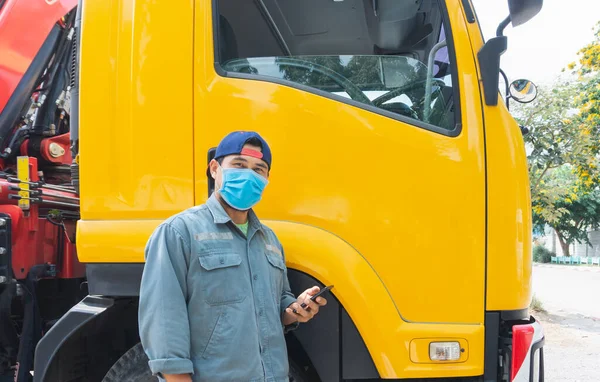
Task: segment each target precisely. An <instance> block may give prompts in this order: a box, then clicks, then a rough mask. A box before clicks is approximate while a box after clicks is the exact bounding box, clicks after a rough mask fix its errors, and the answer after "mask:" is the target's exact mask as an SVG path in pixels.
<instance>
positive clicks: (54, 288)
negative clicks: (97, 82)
mask: <svg viewBox="0 0 600 382" xmlns="http://www.w3.org/2000/svg"><path fill="white" fill-rule="evenodd" d="M76 5H77V1H76V0H0V382H5V381H11V382H14V381H15V380H16V381H18V382H25V381H30V380H31V373H30V371H31V370H32V369H33V355H34V350H35V346H36V344H37V342H38V341H39V339H40V338H41V336H42V335H43V334H44V333H45V332H46V331H47V330H48V329H49V328H50V327H51V326H52V325H53V323H54V322H55V321H56V320H57V319H58V318H59V317H61V316H62V315H63V314H64V313H65V312H66V311H67V310H68V309H69V308H70V307H71V306H73V305H74V304H75V303H76V302H77V301H79V300H81V298H82V297H83V296H85V295H86V294H87V291H86V290H85V283H84V281H85V278H84V277H85V268H84V266H83V265H82V264H80V263H79V262H78V260H77V254H76V249H75V244H74V241H75V225H76V222H77V220H78V219H79V196H78V192H77V188H76V187H74V186H73V183H72V179H71V178H72V176H71V167H72V166H73V164H72V162H73V161H72V155H71V145H72V141H71V135H72V133H71V131H70V128H71V126H70V120H71V118H72V117H73V118H76V110H74V112H73V113H72V112H71V102H70V99H71V89H72V88H73V85H74V81H76V80H75V76H74V71H75V68H74V66H73V61H74V60H73V58H74V56H73V55H74V54H75V52H76V44H77V36H76V30H75V28H74V24H75V16H76V15H75V11H74V8H75V7H76Z"/></svg>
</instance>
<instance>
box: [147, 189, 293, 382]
mask: <svg viewBox="0 0 600 382" xmlns="http://www.w3.org/2000/svg"><path fill="white" fill-rule="evenodd" d="M248 219H249V224H248V237H247V238H246V237H245V236H244V234H243V233H242V231H240V230H239V229H238V228H237V227H236V226H235V225H234V224H233V222H232V221H231V219H230V218H229V216H228V215H227V213H226V212H225V210H224V209H223V207H222V206H221V205H220V203H219V201H218V200H217V199H216V198H215V196H214V195H213V196H211V197H210V198H209V200H208V201H207V202H206V204H203V205H200V206H197V207H193V208H190V209H188V210H186V211H184V212H181V213H179V214H177V215H175V216H173V217H171V218H169V219H168V220H166V221H165V222H163V223H162V224H161V225H160V226H159V227H157V229H156V230H155V231H154V232H153V234H152V236H151V237H150V239H149V241H148V243H147V246H146V249H145V258H146V264H145V267H144V273H143V276H142V282H141V289H140V307H139V316H138V318H139V331H140V337H141V342H142V346H143V347H144V350H145V352H146V354H147V355H148V358H149V360H150V361H149V366H150V369H151V370H152V373H153V374H154V375H157V376H158V377H159V378H160V379H161V380H162V376H163V375H164V374H186V373H191V374H192V379H193V380H194V381H211V382H218V381H277V382H278V381H288V360H287V351H286V344H285V339H284V330H285V329H286V328H284V327H283V324H282V317H283V313H284V312H285V308H286V307H288V306H289V305H290V304H291V303H293V302H294V301H295V297H294V295H293V294H292V293H291V291H290V286H289V282H288V278H287V269H286V266H285V259H284V256H283V248H282V246H281V244H280V243H279V240H278V239H277V237H276V236H275V234H274V233H273V231H271V230H270V229H269V228H267V227H266V226H264V225H262V224H261V223H260V222H259V220H258V218H257V217H256V215H255V214H254V212H252V211H250V212H249V217H248Z"/></svg>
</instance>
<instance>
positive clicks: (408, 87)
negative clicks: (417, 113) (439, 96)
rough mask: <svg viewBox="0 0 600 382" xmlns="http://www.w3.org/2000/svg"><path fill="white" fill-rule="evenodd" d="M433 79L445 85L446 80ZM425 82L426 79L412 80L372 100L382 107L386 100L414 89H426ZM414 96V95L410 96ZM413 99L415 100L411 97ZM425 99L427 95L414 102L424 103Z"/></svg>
mask: <svg viewBox="0 0 600 382" xmlns="http://www.w3.org/2000/svg"><path fill="white" fill-rule="evenodd" d="M433 81H435V82H438V83H439V85H445V83H444V81H442V80H440V79H438V78H434V79H433ZM425 83H426V80H422V81H415V82H411V83H409V84H406V85H404V86H401V87H399V88H396V89H394V90H392V91H390V92H387V93H385V94H382V95H380V96H379V97H377V98H375V99H374V100H373V101H372V102H373V106H375V107H381V105H382V104H384V103H385V102H387V101H389V100H391V99H393V98H395V97H397V96H399V95H401V94H404V93H408V92H410V91H412V90H415V89H419V90H421V89H423V90H424V89H425ZM409 98H412V97H409ZM411 101H413V100H412V99H411ZM424 101H425V96H423V97H422V98H421V99H420V100H418V101H417V102H413V103H423V102H424Z"/></svg>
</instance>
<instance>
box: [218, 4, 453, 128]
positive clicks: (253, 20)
mask: <svg viewBox="0 0 600 382" xmlns="http://www.w3.org/2000/svg"><path fill="white" fill-rule="evenodd" d="M360 3H361V7H354V6H352V4H354V2H351V1H344V2H332V1H323V0H318V1H317V0H303V1H292V0H263V1H246V0H244V1H240V0H218V1H217V4H218V10H219V20H218V23H219V28H218V30H217V33H218V43H217V45H218V49H219V55H218V56H219V62H218V63H219V65H220V66H221V68H222V69H223V70H225V71H227V72H232V73H243V74H246V75H256V76H257V77H258V76H260V77H261V78H263V79H265V80H268V79H269V78H272V79H273V80H277V81H285V82H289V83H291V84H292V86H293V84H299V85H303V86H305V87H309V88H312V89H316V90H319V91H320V92H327V93H329V94H334V95H336V96H338V97H342V99H343V98H346V99H351V100H353V101H356V102H359V103H360V104H362V105H368V106H369V109H371V110H380V111H386V112H388V113H384V114H389V113H392V115H396V116H401V117H404V118H408V119H410V120H414V121H418V122H422V123H425V124H428V125H433V126H436V127H438V128H442V129H444V130H448V131H450V130H453V129H454V126H455V122H456V121H455V116H454V97H453V94H454V89H453V83H452V69H453V68H452V63H451V61H450V54H449V49H448V46H447V45H446V32H445V31H446V29H447V28H446V26H445V25H443V21H442V20H443V17H442V9H441V8H440V6H439V4H438V2H437V1H434V0H429V1H427V0H421V1H416V2H415V1H403V0H398V1H392V2H385V6H383V4H384V3H383V2H382V6H381V8H380V9H377V10H375V9H373V4H375V3H377V2H365V3H364V4H362V2H360ZM367 3H368V4H367ZM362 5H364V7H363V6H362Z"/></svg>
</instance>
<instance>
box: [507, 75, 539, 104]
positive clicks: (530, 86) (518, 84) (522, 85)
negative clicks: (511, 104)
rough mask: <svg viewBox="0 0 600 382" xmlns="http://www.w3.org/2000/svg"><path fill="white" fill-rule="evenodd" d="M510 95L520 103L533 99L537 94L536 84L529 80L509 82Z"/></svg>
mask: <svg viewBox="0 0 600 382" xmlns="http://www.w3.org/2000/svg"><path fill="white" fill-rule="evenodd" d="M509 92H510V97H511V98H512V99H514V100H515V101H517V102H520V103H529V102H531V101H533V100H534V99H535V98H536V97H537V94H538V90H537V86H535V84H534V83H533V82H531V81H529V80H516V81H513V82H512V83H511V84H510V90H509Z"/></svg>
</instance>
